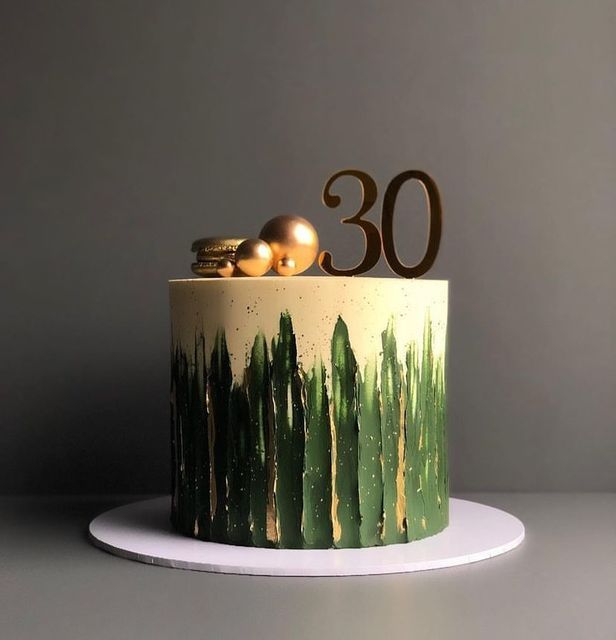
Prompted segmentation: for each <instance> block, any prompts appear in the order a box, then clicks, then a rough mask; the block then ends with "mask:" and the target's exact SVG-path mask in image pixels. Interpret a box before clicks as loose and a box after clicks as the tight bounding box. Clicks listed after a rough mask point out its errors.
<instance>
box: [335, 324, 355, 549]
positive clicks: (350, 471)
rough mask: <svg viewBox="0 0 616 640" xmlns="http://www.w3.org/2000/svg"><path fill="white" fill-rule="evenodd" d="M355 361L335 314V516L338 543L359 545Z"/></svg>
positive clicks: (341, 325)
mask: <svg viewBox="0 0 616 640" xmlns="http://www.w3.org/2000/svg"><path fill="white" fill-rule="evenodd" d="M356 375H357V362H356V360H355V355H354V354H353V350H352V349H351V343H350V341H349V331H348V328H347V326H346V324H345V323H344V321H343V320H342V318H341V317H338V320H337V322H336V326H335V327H334V334H333V337H332V401H333V418H334V426H335V430H336V480H335V483H336V487H335V489H336V499H337V508H336V516H337V520H338V524H339V526H340V538H339V540H336V541H335V544H336V546H337V547H341V548H342V547H359V546H361V541H360V538H359V524H360V520H361V516H360V513H359V486H358V475H357V474H358V426H357V396H356Z"/></svg>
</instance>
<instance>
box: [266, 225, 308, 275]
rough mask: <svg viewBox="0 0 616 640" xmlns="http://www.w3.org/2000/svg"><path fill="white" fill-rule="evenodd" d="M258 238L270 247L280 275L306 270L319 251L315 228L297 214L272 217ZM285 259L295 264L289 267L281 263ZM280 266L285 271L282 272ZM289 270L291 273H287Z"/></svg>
mask: <svg viewBox="0 0 616 640" xmlns="http://www.w3.org/2000/svg"><path fill="white" fill-rule="evenodd" d="M259 238H261V240H265V242H267V243H268V244H269V246H270V247H271V248H272V253H273V258H274V261H273V264H274V269H275V270H276V271H277V272H278V273H279V274H280V275H296V274H298V273H302V272H303V271H306V269H308V268H309V267H310V265H311V264H312V263H313V262H314V261H315V259H316V257H317V253H318V252H319V237H318V236H317V232H316V229H315V228H314V227H313V226H312V225H311V224H310V222H308V220H305V219H304V218H300V217H299V216H278V217H276V218H272V219H271V220H270V221H269V222H267V223H266V224H265V226H264V227H263V229H261V233H260V234H259ZM285 259H288V260H290V261H293V262H294V263H295V266H294V267H293V268H292V269H290V268H289V264H288V263H286V264H284V265H283V260H285ZM281 266H282V271H285V273H282V271H281V269H280V268H281ZM291 270H292V271H293V273H289V271H291Z"/></svg>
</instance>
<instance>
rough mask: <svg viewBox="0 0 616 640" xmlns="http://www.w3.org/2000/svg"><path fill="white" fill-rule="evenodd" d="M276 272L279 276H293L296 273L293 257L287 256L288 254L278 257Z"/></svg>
mask: <svg viewBox="0 0 616 640" xmlns="http://www.w3.org/2000/svg"><path fill="white" fill-rule="evenodd" d="M276 272H277V273H278V274H280V275H281V276H294V275H295V274H296V273H298V271H297V265H296V264H295V260H293V258H289V256H285V257H284V258H280V260H278V263H277V264H276Z"/></svg>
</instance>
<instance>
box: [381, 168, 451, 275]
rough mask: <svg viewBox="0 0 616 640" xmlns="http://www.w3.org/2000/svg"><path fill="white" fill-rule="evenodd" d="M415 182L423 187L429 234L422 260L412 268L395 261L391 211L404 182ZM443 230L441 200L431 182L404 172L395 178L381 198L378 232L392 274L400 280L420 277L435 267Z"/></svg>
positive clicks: (419, 173) (425, 176)
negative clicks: (381, 205)
mask: <svg viewBox="0 0 616 640" xmlns="http://www.w3.org/2000/svg"><path fill="white" fill-rule="evenodd" d="M409 180H417V182H419V183H420V184H421V186H422V187H423V188H424V192H425V194H426V199H427V204H428V215H429V217H430V228H429V231H428V245H427V248H426V252H425V254H424V256H423V258H422V259H421V260H420V261H419V262H418V263H417V264H416V265H414V266H412V267H408V266H406V265H405V264H403V263H402V262H400V259H399V258H398V254H397V253H396V247H395V241H394V232H393V222H394V210H395V207H396V199H397V197H398V192H399V191H400V188H401V187H402V185H403V184H404V183H405V182H408V181H409ZM442 227H443V214H442V207H441V198H440V195H439V192H438V188H437V186H436V183H435V182H434V180H433V179H432V178H431V177H430V176H429V175H428V174H427V173H424V172H423V171H416V170H412V171H404V172H403V173H401V174H400V175H397V176H396V177H395V178H394V179H393V180H392V181H391V182H390V183H389V184H388V185H387V190H386V191H385V196H384V198H383V212H382V214H381V233H382V236H383V252H384V254H385V259H386V260H387V264H388V265H389V267H390V268H391V270H392V271H393V272H394V273H397V274H398V275H399V276H402V277H403V278H419V276H422V275H423V274H424V273H426V272H427V271H428V270H429V269H430V267H432V265H433V264H434V261H435V259H436V256H437V254H438V249H439V246H440V243H441V233H442Z"/></svg>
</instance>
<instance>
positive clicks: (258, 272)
mask: <svg viewBox="0 0 616 640" xmlns="http://www.w3.org/2000/svg"><path fill="white" fill-rule="evenodd" d="M273 262H274V254H273V253H272V249H271V247H270V246H269V244H267V242H265V240H256V239H252V238H250V239H249V240H244V242H242V244H240V245H239V247H238V248H237V249H236V251H235V264H236V265H237V267H238V269H239V270H240V271H241V272H242V273H243V274H244V275H247V276H254V277H258V276H262V275H264V274H266V273H267V272H268V271H269V270H270V269H271V268H272V263H273Z"/></svg>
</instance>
